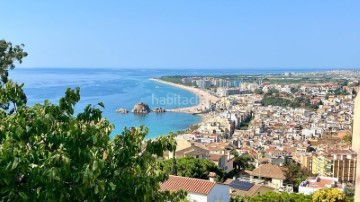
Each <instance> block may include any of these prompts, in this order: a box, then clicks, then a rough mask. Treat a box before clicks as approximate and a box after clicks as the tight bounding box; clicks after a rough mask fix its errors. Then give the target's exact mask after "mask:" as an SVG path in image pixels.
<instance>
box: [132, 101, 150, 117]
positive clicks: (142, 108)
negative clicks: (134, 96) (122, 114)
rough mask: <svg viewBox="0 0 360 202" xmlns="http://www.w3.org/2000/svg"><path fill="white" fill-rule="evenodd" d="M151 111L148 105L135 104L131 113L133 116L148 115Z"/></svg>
mask: <svg viewBox="0 0 360 202" xmlns="http://www.w3.org/2000/svg"><path fill="white" fill-rule="evenodd" d="M150 111H151V110H150V107H149V105H147V104H145V103H143V102H140V103H138V104H136V105H135V106H134V108H133V109H132V110H131V112H132V113H134V114H147V113H149V112H150Z"/></svg>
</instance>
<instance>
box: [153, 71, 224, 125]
mask: <svg viewBox="0 0 360 202" xmlns="http://www.w3.org/2000/svg"><path fill="white" fill-rule="evenodd" d="M150 80H151V81H155V82H158V83H162V84H165V85H169V86H173V87H175V88H180V89H183V90H186V91H188V92H191V93H193V94H195V95H196V96H197V97H198V99H199V103H198V104H197V105H194V106H190V107H179V108H171V109H166V111H168V112H183V113H191V114H197V113H199V114H197V115H200V116H202V117H203V118H205V114H202V113H201V111H200V110H201V108H202V106H204V105H205V104H208V102H212V103H214V102H216V101H217V100H218V98H217V97H216V96H214V95H211V94H210V93H208V92H206V91H204V90H201V89H198V88H194V87H191V86H185V85H181V84H176V83H172V82H168V81H163V80H160V79H155V78H151V79H150ZM199 109H200V110H199Z"/></svg>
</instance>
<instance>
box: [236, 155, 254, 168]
mask: <svg viewBox="0 0 360 202" xmlns="http://www.w3.org/2000/svg"><path fill="white" fill-rule="evenodd" d="M251 160H252V157H251V156H250V155H241V156H236V157H235V159H234V167H235V169H236V170H245V169H247V170H253V169H254V165H253V164H251V163H250V161H251Z"/></svg>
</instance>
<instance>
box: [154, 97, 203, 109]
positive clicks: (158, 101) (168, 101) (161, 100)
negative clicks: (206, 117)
mask: <svg viewBox="0 0 360 202" xmlns="http://www.w3.org/2000/svg"><path fill="white" fill-rule="evenodd" d="M198 103H199V98H198V97H191V98H189V97H182V96H181V95H178V94H168V95H166V96H165V97H164V96H160V97H158V96H156V95H154V94H152V95H151V104H152V105H161V106H177V107H183V106H189V105H190V106H192V105H197V104H198Z"/></svg>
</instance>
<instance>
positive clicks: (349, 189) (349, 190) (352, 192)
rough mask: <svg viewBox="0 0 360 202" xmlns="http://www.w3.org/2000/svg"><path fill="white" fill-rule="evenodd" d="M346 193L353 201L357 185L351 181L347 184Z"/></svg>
mask: <svg viewBox="0 0 360 202" xmlns="http://www.w3.org/2000/svg"><path fill="white" fill-rule="evenodd" d="M344 194H345V195H346V196H347V197H348V198H349V199H350V201H351V200H352V201H353V199H354V196H355V186H354V185H353V184H351V183H348V184H346V186H345V190H344Z"/></svg>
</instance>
